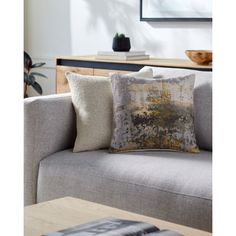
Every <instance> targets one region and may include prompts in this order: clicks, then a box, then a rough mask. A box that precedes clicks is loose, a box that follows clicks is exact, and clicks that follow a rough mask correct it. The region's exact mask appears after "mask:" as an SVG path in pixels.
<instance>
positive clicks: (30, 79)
mask: <svg viewBox="0 0 236 236" xmlns="http://www.w3.org/2000/svg"><path fill="white" fill-rule="evenodd" d="M34 83H35V77H34V76H33V75H32V74H29V75H28V85H32V86H33V84H34Z"/></svg>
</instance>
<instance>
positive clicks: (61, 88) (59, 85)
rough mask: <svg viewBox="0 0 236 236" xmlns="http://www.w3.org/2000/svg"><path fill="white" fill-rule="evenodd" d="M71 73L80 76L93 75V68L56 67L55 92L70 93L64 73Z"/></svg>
mask: <svg viewBox="0 0 236 236" xmlns="http://www.w3.org/2000/svg"><path fill="white" fill-rule="evenodd" d="M67 71H71V72H74V73H78V74H81V75H93V68H82V67H71V66H57V67H56V78H57V79H56V92H57V93H66V92H70V88H69V85H68V81H67V79H66V76H65V73H66V72H67Z"/></svg>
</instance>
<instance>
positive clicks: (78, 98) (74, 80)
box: [66, 68, 153, 152]
mask: <svg viewBox="0 0 236 236" xmlns="http://www.w3.org/2000/svg"><path fill="white" fill-rule="evenodd" d="M132 74H133V75H135V76H140V77H151V78H152V77H153V73H152V69H150V68H145V69H142V70H141V71H140V72H134V73H130V74H128V75H132ZM66 77H67V79H68V82H69V86H70V90H71V94H72V102H73V105H74V109H75V112H76V129H77V137H76V140H75V144H74V149H73V151H74V152H80V151H87V150H94V149H100V148H108V147H109V146H110V142H111V135H112V116H113V112H112V105H113V99H112V91H111V80H110V77H102V76H86V75H80V74H76V73H72V72H66Z"/></svg>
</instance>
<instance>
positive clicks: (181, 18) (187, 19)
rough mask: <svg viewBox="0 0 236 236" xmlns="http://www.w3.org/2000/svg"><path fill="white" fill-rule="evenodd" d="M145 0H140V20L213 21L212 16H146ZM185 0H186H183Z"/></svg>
mask: <svg viewBox="0 0 236 236" xmlns="http://www.w3.org/2000/svg"><path fill="white" fill-rule="evenodd" d="M144 1H145V0H140V21H152V22H154V21H161V22H165V21H170V22H173V21H202V22H204V21H205V22H211V21H212V17H174V16H173V17H159V16H155V17H153V16H150V17H149V16H144V14H143V13H144V12H143V11H144V4H143V3H144ZM155 1H158V0H155ZM183 1H184V0H183Z"/></svg>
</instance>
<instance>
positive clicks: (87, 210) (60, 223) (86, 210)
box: [25, 197, 212, 236]
mask: <svg viewBox="0 0 236 236" xmlns="http://www.w3.org/2000/svg"><path fill="white" fill-rule="evenodd" d="M105 217H117V218H122V219H130V220H137V221H145V222H147V223H151V224H154V225H156V226H157V227H159V228H160V229H171V230H174V231H177V232H179V233H182V234H183V235H185V236H210V235H212V234H211V233H208V232H204V231H201V230H197V229H193V228H190V227H186V226H182V225H178V224H173V223H170V222H166V221H163V220H158V219H155V218H151V217H147V216H143V215H138V214H134V213H131V212H128V211H123V210H119V209H117V208H112V207H108V206H104V205H101V204H97V203H93V202H88V201H84V200H81V199H77V198H72V197H65V198H60V199H56V200H53V201H48V202H43V203H39V204H35V205H31V206H27V207H25V236H41V235H42V234H46V233H50V232H54V231H57V230H62V229H65V228H68V227H72V226H75V225H79V224H84V223H87V222H89V221H94V220H97V219H100V218H105Z"/></svg>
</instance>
